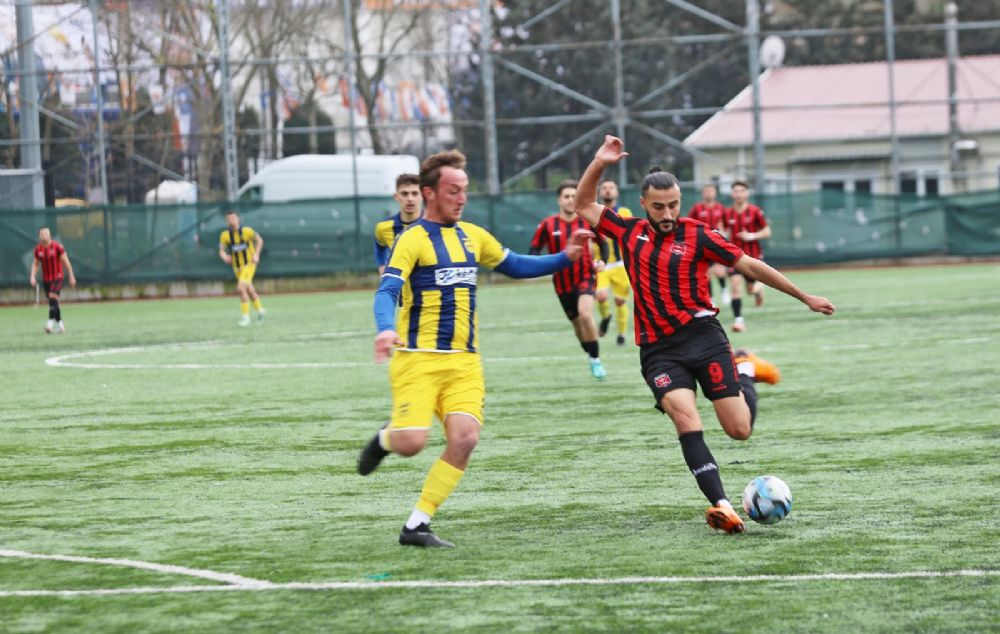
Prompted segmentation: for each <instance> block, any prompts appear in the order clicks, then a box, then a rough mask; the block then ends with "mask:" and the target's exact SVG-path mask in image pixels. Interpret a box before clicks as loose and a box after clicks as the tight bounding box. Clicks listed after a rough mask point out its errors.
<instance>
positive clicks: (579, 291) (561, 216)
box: [528, 180, 608, 379]
mask: <svg viewBox="0 0 1000 634" xmlns="http://www.w3.org/2000/svg"><path fill="white" fill-rule="evenodd" d="M595 191H596V190H595ZM591 197H593V194H591ZM575 199H576V181H573V180H566V181H563V182H561V183H559V187H558V188H556V200H557V201H558V203H559V213H557V214H554V215H552V216H549V217H548V218H545V219H543V220H542V222H540V223H539V225H538V228H537V229H535V235H534V237H532V238H531V248H530V249H529V251H528V253H530V254H531V255H537V254H539V253H541V252H542V249H548V252H549V253H559V252H560V251H562V250H563V249H565V248H566V245H568V244H569V240H570V236H571V235H573V233H574V232H575V231H580V230H587V231H589V230H590V225H588V224H587V222H586V221H585V220H583V219H582V218H580V217H579V216H577V215H576V211H575V210H574V208H573V201H574V200H575ZM599 242H600V244H601V245H602V248H601V250H602V251H604V250H605V248H606V245H605V244H604V242H603V241H599ZM606 257H607V256H606V255H605V254H603V253H602V257H601V259H600V260H598V261H597V262H596V263H595V261H594V258H593V254H592V253H591V251H590V249H586V252H585V253H584V254H583V257H581V258H580V260H579V261H577V262H576V263H575V264H574V265H573V266H571V267H569V268H567V269H563V270H562V271H560V272H558V273H556V274H555V275H553V276H552V283H553V284H554V285H555V289H556V297H558V298H559V304H560V305H561V306H562V309H563V312H564V313H566V318H567V319H569V320H570V321H571V322H572V323H573V332H574V333H575V334H576V338H577V339H578V340H579V341H580V347H581V348H583V350H584V352H586V353H587V356H588V357H589V358H590V373H591V374H592V375H593V376H594V378H595V379H603V378H604V377H605V376H607V374H608V373H607V371H606V370H605V369H604V365H603V364H601V351H600V344H599V343H598V341H597V324H596V323H594V287H595V282H596V279H595V268H596V269H601V268H603V266H604V262H603V260H604V258H606Z"/></svg>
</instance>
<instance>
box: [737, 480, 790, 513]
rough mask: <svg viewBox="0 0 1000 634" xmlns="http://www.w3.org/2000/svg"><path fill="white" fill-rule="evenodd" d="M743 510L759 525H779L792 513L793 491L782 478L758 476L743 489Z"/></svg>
mask: <svg viewBox="0 0 1000 634" xmlns="http://www.w3.org/2000/svg"><path fill="white" fill-rule="evenodd" d="M743 510H744V511H746V513H747V516H748V517H749V518H750V519H752V520H753V521H755V522H757V523H759V524H777V523H778V522H780V521H781V520H783V519H785V516H786V515H788V514H789V513H791V512H792V491H791V489H789V488H788V485H787V484H785V483H784V482H783V481H782V480H781V479H780V478H776V477H774V476H772V475H764V476H757V477H756V478H754V479H753V480H751V481H750V484H748V485H747V488H745V489H743Z"/></svg>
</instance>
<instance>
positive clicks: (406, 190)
mask: <svg viewBox="0 0 1000 634" xmlns="http://www.w3.org/2000/svg"><path fill="white" fill-rule="evenodd" d="M392 197H393V198H395V199H396V204H397V205H399V211H398V212H396V214H395V215H393V216H392V217H390V218H386V219H385V220H382V221H381V222H378V223H376V224H375V264H376V265H377V266H378V274H379V275H382V273H383V272H384V271H385V265H386V262H388V261H389V251H391V250H392V245H393V244H395V243H396V238H398V237H399V234H401V233H403V231H405V230H406V229H407V227H409V226H410V225H411V224H413V223H414V221H416V219H417V218H419V217H420V177H419V176H418V175H416V174H400V175H399V176H397V177H396V191H395V193H393V195H392Z"/></svg>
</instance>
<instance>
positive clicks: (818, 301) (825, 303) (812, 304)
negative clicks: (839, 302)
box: [806, 295, 834, 315]
mask: <svg viewBox="0 0 1000 634" xmlns="http://www.w3.org/2000/svg"><path fill="white" fill-rule="evenodd" d="M806 306H808V307H809V310H811V311H813V312H817V313H823V314H824V315H832V314H833V311H834V308H833V302H831V301H830V300H828V299H827V298H825V297H820V296H819V295H806Z"/></svg>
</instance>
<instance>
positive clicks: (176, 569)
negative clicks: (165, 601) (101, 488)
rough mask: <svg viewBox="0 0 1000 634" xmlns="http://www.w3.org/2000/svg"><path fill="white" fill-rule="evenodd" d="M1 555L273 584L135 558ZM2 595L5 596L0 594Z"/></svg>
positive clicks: (252, 584)
mask: <svg viewBox="0 0 1000 634" xmlns="http://www.w3.org/2000/svg"><path fill="white" fill-rule="evenodd" d="M0 557H6V558H9V559H42V560H46V561H66V562H71V563H77V564H102V565H105V566H120V567H123V568H137V569H139V570H151V571H153V572H159V573H163V574H168V575H184V576H187V577H198V578H201V579H208V580H210V581H219V582H221V583H228V584H233V586H234V587H236V586H238V587H241V588H265V587H267V586H269V585H271V584H270V583H269V582H267V581H262V580H260V579H251V578H250V577H243V576H241V575H236V574H232V573H228V572H216V571H214V570H199V569H197V568H188V567H187V566H175V565H172V564H157V563H153V562H150V561H138V560H135V559H121V558H107V557H82V556H79V555H44V554H40V553H29V552H25V551H23V550H2V549H0ZM0 596H3V595H2V594H0Z"/></svg>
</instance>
